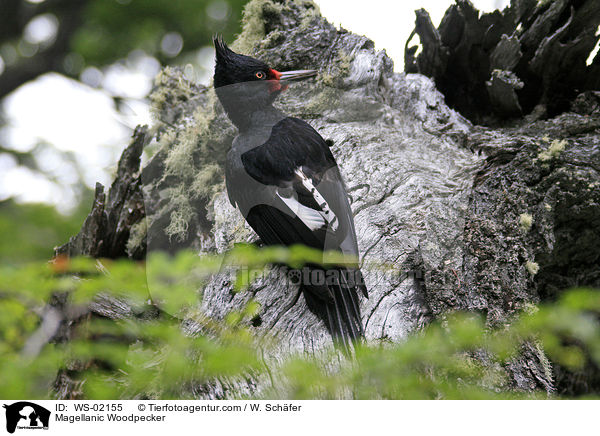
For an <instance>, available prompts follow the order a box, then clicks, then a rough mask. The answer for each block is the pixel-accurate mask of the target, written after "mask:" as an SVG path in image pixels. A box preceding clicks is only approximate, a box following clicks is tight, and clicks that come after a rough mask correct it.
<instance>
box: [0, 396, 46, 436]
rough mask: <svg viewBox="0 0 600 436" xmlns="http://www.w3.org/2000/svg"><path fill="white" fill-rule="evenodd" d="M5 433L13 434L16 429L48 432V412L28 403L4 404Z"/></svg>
mask: <svg viewBox="0 0 600 436" xmlns="http://www.w3.org/2000/svg"><path fill="white" fill-rule="evenodd" d="M4 408H5V409H6V431H8V432H9V433H14V432H15V430H16V429H19V430H21V429H27V430H48V424H49V422H50V411H49V410H48V409H46V408H44V407H42V406H38V405H37V404H35V403H30V402H29V401H19V402H18V403H13V404H10V405H7V404H5V405H4Z"/></svg>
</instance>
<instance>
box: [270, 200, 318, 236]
mask: <svg viewBox="0 0 600 436" xmlns="http://www.w3.org/2000/svg"><path fill="white" fill-rule="evenodd" d="M277 196H278V197H279V198H281V199H282V200H283V202H284V203H285V204H287V206H288V207H289V208H290V209H291V210H292V212H293V213H294V215H296V216H297V217H298V218H300V220H301V221H302V222H303V223H304V225H305V226H306V227H308V228H309V229H311V230H317V229H320V228H322V227H324V226H325V218H324V217H323V215H322V214H321V213H320V212H319V211H318V210H314V209H311V208H310V207H306V206H304V205H303V204H301V203H300V202H299V201H298V200H297V199H296V198H294V197H288V198H286V197H282V196H281V195H280V194H279V192H278V193H277Z"/></svg>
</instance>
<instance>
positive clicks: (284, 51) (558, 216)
mask: <svg viewBox="0 0 600 436" xmlns="http://www.w3.org/2000/svg"><path fill="white" fill-rule="evenodd" d="M525 3H527V2H522V3H519V2H517V4H516V5H515V6H513V7H514V8H515V9H514V10H512V12H509V13H506V14H505V15H502V14H499V13H495V14H492V15H491V16H490V17H488V18H485V17H486V16H485V15H484V16H483V17H482V18H481V19H477V17H476V11H474V10H473V9H472V7H471V6H470V4H469V3H468V2H459V5H458V6H453V7H452V8H451V9H450V10H449V12H448V13H447V15H446V18H445V19H444V21H443V22H442V25H441V29H440V31H439V32H438V30H436V29H435V28H433V26H430V23H427V20H426V19H425V18H426V13H425V12H424V11H419V12H418V19H417V32H418V33H419V35H420V36H421V39H422V42H423V45H424V47H423V52H422V54H421V55H420V56H419V57H417V59H416V61H415V60H414V59H412V60H411V58H410V56H407V66H408V68H409V69H410V70H411V71H413V70H414V69H415V68H417V69H418V70H419V71H424V70H425V69H428V70H427V71H430V72H432V76H433V77H434V78H435V79H436V81H437V80H438V77H443V78H444V79H443V80H442V82H443V83H446V82H445V81H450V80H451V83H452V86H455V87H457V88H456V89H461V90H462V91H461V92H462V94H463V98H464V101H462V100H461V101H460V104H459V103H458V101H459V100H456V103H455V107H456V108H458V109H461V110H464V111H465V114H466V115H468V116H470V117H471V119H474V120H480V119H484V118H486V117H488V119H489V116H490V112H489V111H488V106H486V105H481V104H480V103H478V102H476V101H475V100H477V99H478V98H480V97H481V95H483V96H486V95H488V94H487V90H486V88H485V84H484V83H483V82H482V80H483V81H485V80H488V79H489V78H490V77H489V75H488V74H489V72H490V70H489V68H488V64H487V63H486V64H485V68H483V69H484V70H485V71H483V70H482V71H477V74H475V73H473V72H471V70H470V69H469V68H476V65H475V64H476V63H477V62H478V60H479V59H480V58H481V56H483V57H485V56H488V57H487V58H486V59H488V61H486V62H491V63H492V64H493V65H494V67H498V68H497V69H501V70H502V71H504V73H501V74H500V73H497V77H496V78H494V77H492V85H490V86H491V89H493V90H494V91H491V92H492V93H494V92H498V99H496V97H493V100H494V101H498V102H500V103H499V106H498V108H501V109H502V110H501V111H500V112H502V113H503V114H505V113H506V110H508V112H510V114H511V115H514V114H515V113H516V112H513V109H514V107H512V106H511V105H513V106H514V105H522V106H523V108H525V107H526V108H528V109H530V106H532V104H534V105H535V104H537V101H536V102H534V103H532V101H531V100H527V101H526V103H523V102H521V100H520V97H519V98H517V99H515V98H514V96H513V92H514V90H513V89H512V88H511V89H509V91H508V94H506V93H505V92H503V91H502V90H501V89H500V88H496V85H494V84H493V82H494V80H500V81H501V82H502V83H504V82H505V80H504V79H505V78H506V77H509V78H510V77H511V76H510V74H511V73H512V72H511V68H513V67H515V65H518V64H519V62H520V60H519V59H521V58H520V57H519V56H518V55H517V52H516V49H515V47H517V46H518V44H519V43H518V41H517V40H516V39H515V38H516V37H515V34H514V32H513V31H512V30H511V29H512V28H513V27H511V26H514V25H515V23H517V22H520V21H519V20H518V19H515V18H514V16H515V14H517V16H519V17H524V16H525V14H526V13H529V14H531V13H532V12H531V11H530V9H528V7H525V6H526V5H525ZM557 3H558V2H557ZM562 3H566V2H561V4H562ZM588 3H589V2H585V5H587V4H588ZM527 4H528V3H527ZM590 4H591V3H590ZM552 7H555V6H552ZM565 7H566V6H565ZM519 8H521V9H519ZM523 8H525V9H523ZM538 9H539V8H538ZM538 9H536V10H538ZM544 10H546V11H548V10H550V9H544ZM461 11H462V12H461ZM465 11H466V12H468V14H467V13H466V12H465ZM519 11H520V12H519ZM527 11H529V12H527ZM577 11H578V10H577ZM577 11H575V13H572V14H571V15H569V16H571V18H569V19H570V20H571V22H572V23H580V24H578V26H580V27H581V26H584V23H582V21H581V19H580V18H578V17H580V15H578V13H579V12H577ZM594 11H595V9H594V8H592V12H590V14H592V13H595V12H594ZM461 13H462V14H463V15H461ZM543 13H544V12H543V11H542V12H536V14H538V15H535V14H534V15H531V17H533V18H535V17H537V16H539V14H543ZM473 14H475V15H473ZM465 17H467V18H465ZM533 18H531V19H529V21H527V23H529V24H528V25H531V26H533V24H531V20H533ZM246 20H247V22H246V26H245V28H244V31H243V32H242V34H241V35H240V37H239V39H238V41H237V42H236V46H237V48H238V49H243V48H245V49H246V50H248V51H250V54H253V55H255V56H257V57H259V58H261V59H263V60H265V61H267V62H269V63H270V64H271V65H273V66H274V67H275V68H278V69H283V70H285V69H305V68H315V69H319V72H320V75H319V78H318V79H317V80H316V82H314V83H312V84H308V85H302V86H300V85H292V86H291V87H290V89H289V90H288V91H287V92H286V93H284V94H283V96H282V98H281V99H280V101H279V102H278V104H279V106H280V107H281V108H282V109H283V110H285V111H286V112H287V113H289V114H290V115H294V116H298V117H301V118H304V119H306V120H307V121H309V122H310V123H311V124H312V125H313V126H314V127H315V128H316V129H317V130H318V131H319V132H320V133H321V134H322V135H323V137H324V138H326V139H329V140H331V141H332V144H333V145H332V150H333V153H334V155H335V156H336V158H337V160H338V163H339V164H340V168H341V171H342V174H343V175H344V177H345V180H346V183H347V186H348V190H349V192H350V195H351V197H352V209H353V212H354V215H355V222H356V227H357V233H358V239H359V248H360V252H361V256H362V262H363V271H364V273H365V278H366V282H367V286H368V288H369V291H370V292H369V294H370V296H369V299H368V300H363V301H362V302H361V303H362V304H361V305H362V313H363V322H364V324H365V326H366V336H367V340H368V341H369V342H371V343H376V342H378V341H393V342H398V341H401V340H402V338H404V337H406V336H407V335H409V334H410V333H411V332H414V331H415V330H417V329H419V328H421V327H422V326H424V325H425V324H426V323H427V322H428V321H430V320H431V319H433V318H436V317H443V316H444V313H446V312H447V311H449V310H455V309H467V310H475V311H480V312H482V313H484V314H485V316H486V317H487V320H488V323H489V324H490V326H498V325H502V324H504V323H510V320H511V317H512V316H513V315H515V314H517V313H518V312H519V311H520V310H522V309H524V308H526V307H527V306H529V305H531V304H535V303H537V302H539V301H540V300H544V299H549V298H552V297H553V296H555V295H556V294H557V293H558V292H560V291H561V290H562V289H565V288H567V287H570V286H576V285H587V286H595V287H600V271H599V268H598V264H599V262H600V189H599V187H600V140H599V138H598V133H599V128H600V111H599V110H598V103H597V102H598V100H597V99H598V94H594V93H593V92H588V93H586V94H583V95H581V96H580V97H578V99H577V100H576V101H575V103H574V105H573V108H574V109H573V110H574V112H569V113H563V114H560V115H558V116H556V117H555V118H553V119H550V120H539V121H535V122H527V121H525V120H522V119H521V120H520V121H519V123H517V124H515V126H513V127H503V128H499V129H495V130H493V129H489V128H483V127H474V126H472V124H471V123H470V122H469V121H467V120H466V119H465V118H463V117H462V116H461V115H460V114H459V113H457V112H455V111H454V110H452V109H449V108H448V106H446V104H445V102H444V96H443V95H442V94H440V93H439V92H438V91H437V90H436V88H435V85H434V83H433V81H432V80H430V79H428V78H426V77H425V76H423V75H420V74H404V73H394V72H393V68H392V62H391V60H390V59H389V58H388V57H387V56H386V55H385V53H384V52H376V51H375V50H374V45H373V42H372V41H370V40H369V39H367V38H365V37H362V36H358V35H355V34H353V33H350V32H347V31H345V30H337V29H335V28H334V27H333V26H332V25H331V24H329V23H328V22H327V21H326V20H324V19H323V18H322V17H321V16H320V15H319V14H318V12H317V11H316V7H315V6H314V4H313V3H311V2H291V1H290V2H279V1H274V0H273V1H264V0H263V1H253V2H251V3H250V4H249V5H248V14H247V16H246ZM465 20H466V21H465ZM478 20H479V21H478ZM486 20H492V21H493V23H492V24H493V25H492V24H490V25H489V26H487V27H486V28H489V29H494V32H492V33H493V41H495V43H494V44H492V42H493V41H492V42H490V43H489V44H488V43H487V42H485V41H487V40H485V41H484V42H485V43H484V46H485V47H487V48H486V49H485V50H484V54H485V56H484V55H483V54H481V53H480V55H481V56H478V57H476V59H475V60H472V61H471V62H472V63H471V64H469V65H466V66H465V65H464V60H465V58H463V57H461V56H463V55H464V53H463V51H461V50H458V49H455V48H456V47H462V46H464V44H465V42H464V40H465V38H467V36H468V35H470V33H469V32H467V30H468V29H470V27H469V26H473V25H474V24H472V23H477V26H479V27H477V28H478V29H479V28H480V27H481V26H483V25H484V24H485V23H486V22H487V21H486ZM534 21H535V20H534ZM540 25H541V24H540ZM490 26H491V27H490ZM554 27H555V25H554V24H553V25H552V26H550V27H549V28H548V29H546V30H545V31H543V29H542V30H536V32H538V33H536V34H535V40H536V41H538V39H539V41H542V39H543V35H550V36H551V35H553V34H554V33H555V31H554V30H553V29H554ZM581 28H583V27H581ZM453 29H459V30H460V32H459V31H456V30H453ZM527 29H528V28H526V29H525V30H526V31H528V30H527ZM536 29H537V28H536ZM530 32H533V31H530ZM540 32H541V33H540ZM544 32H545V33H544ZM565 32H569V34H571V32H574V33H572V35H573V37H575V36H577V35H579V34H580V32H578V31H575V30H573V31H571V30H569V29H567V30H566V31H565ZM424 35H428V36H424ZM436 35H437V36H436ZM440 35H441V36H440ZM477 35H479V34H477ZM503 35H504V36H503ZM540 35H542V36H540ZM479 36H481V35H479ZM475 37H477V36H475ZM428 38H429V39H428ZM489 38H491V36H489ZM532 38H533V36H532ZM432 41H433V42H432ZM461 41H463V42H461ZM539 41H538V43H539ZM586 41H587V40H586ZM461 44H462V45H461ZM490 44H491V45H490ZM531 44H533V42H532V43H531ZM467 45H468V44H467ZM528 47H530V46H528ZM586 47H587V45H586ZM590 50H591V48H590ZM478 53H479V52H478ZM527 53H528V52H527ZM578 53H579V52H578ZM469 59H473V58H469ZM489 59H492V60H489ZM549 59H553V58H549ZM548 62H550V61H548ZM595 62H597V61H595ZM461 63H463V64H461ZM457 64H461V65H463V68H467V69H468V74H467V73H465V74H461V75H458V72H457V71H458V70H455V69H452V68H450V67H449V66H452V65H457ZM416 65H418V67H417V66H416ZM594 65H595V64H594ZM500 67H501V68H500ZM477 68H479V67H477ZM460 71H463V72H464V69H461V70H460ZM519 71H520V70H517V75H518V77H519V80H521V81H523V82H524V83H525V85H524V86H525V87H524V88H523V89H527V87H528V86H530V84H529V82H528V80H529V79H530V76H527V75H522V76H521V75H519ZM484 73H485V74H484ZM474 74H475V75H476V76H477V77H483V76H485V78H484V79H476V78H474ZM512 74H513V75H514V73H512ZM453 75H454V76H453ZM451 76H452V77H451ZM476 80H479V81H478V82H476ZM511 80H512V79H511ZM515 80H516V79H515ZM573 80H574V79H573ZM581 80H585V81H586V83H587V84H588V85H586V86H587V87H593V86H596V85H593V83H592V84H591V85H590V84H589V83H591V82H589V80H590V78H589V76H587V75H585V77H584V76H582V79H581ZM442 82H438V85H440V83H442ZM448 83H449V82H448ZM544 83H545V84H546V83H547V82H544ZM440 86H441V85H440ZM441 88H442V89H443V86H441ZM496 89H499V90H498V91H495V90H496ZM552 89H553V88H552V87H551V86H550V87H547V86H546V85H544V87H543V89H542V91H543V95H545V96H546V97H544V98H547V97H548V96H549V95H550V94H548V93H549V92H551V91H552ZM580 89H586V88H584V87H582V88H580ZM574 92H575V91H574V89H571V90H569V92H566V93H565V94H564V95H565V96H571V95H572V96H574V95H575V94H574ZM490 95H492V94H490ZM446 98H447V99H448V101H452V97H451V96H450V94H447V95H446ZM486 98H487V97H486ZM594 99H596V100H594ZM152 100H153V104H154V108H155V114H156V117H157V121H156V126H154V128H153V129H152V133H149V132H148V130H147V129H145V128H139V129H137V130H136V132H135V134H134V137H133V139H132V143H131V145H130V146H129V147H128V148H127V149H126V150H125V152H124V154H123V157H122V158H121V161H120V163H119V172H118V175H117V178H116V180H115V182H114V183H113V186H112V187H111V190H110V191H109V194H108V200H107V201H105V195H104V193H103V190H102V188H101V187H99V188H97V191H96V200H95V202H94V207H93V210H92V212H91V213H90V215H89V217H88V218H87V220H86V222H85V223H84V225H83V228H82V230H81V232H80V234H79V235H77V236H76V237H74V238H72V239H71V241H70V242H69V243H68V244H66V245H64V246H63V247H60V248H59V249H58V252H60V253H68V254H69V255H74V254H87V255H92V256H108V257H119V256H129V257H131V258H135V259H139V258H143V256H144V255H145V254H146V253H147V252H149V251H152V250H156V249H161V250H168V251H177V250H178V249H180V248H182V247H193V248H195V249H197V250H199V251H201V252H205V253H215V252H224V251H225V250H227V249H228V248H230V247H231V246H232V245H233V244H234V243H235V242H243V241H254V240H255V236H254V235H253V233H252V231H251V230H250V229H249V228H248V227H247V226H245V225H244V222H243V219H242V217H241V216H240V214H239V212H237V211H236V210H235V209H233V208H232V206H231V205H230V204H229V202H228V200H227V196H226V194H225V193H224V191H223V189H224V188H223V176H222V164H223V161H224V156H225V153H226V151H227V149H228V147H229V146H230V143H231V140H232V138H233V136H234V135H235V130H234V128H233V127H232V125H231V124H230V122H229V121H228V120H227V118H226V117H225V115H224V113H223V111H222V109H221V108H220V105H219V104H218V102H217V101H216V99H215V96H214V91H213V90H212V89H210V88H205V87H203V86H198V85H195V84H193V83H190V82H189V81H188V80H187V79H186V78H185V77H184V75H183V74H182V73H181V72H180V71H178V70H173V69H166V70H164V71H163V72H162V73H161V75H160V76H159V77H158V78H157V85H156V89H155V91H154V93H153V96H152ZM524 101H525V100H524ZM539 101H546V100H543V98H542V99H541V100H539ZM561 107H563V106H561ZM496 109H497V107H496V106H495V105H494V110H496ZM505 109H506V110H505ZM551 112H552V111H551ZM147 143H150V145H149V147H153V149H154V150H155V153H154V155H153V157H152V159H151V160H150V161H149V162H148V164H147V165H146V166H145V167H144V168H143V169H140V168H139V157H140V154H141V152H142V147H143V146H144V144H147ZM142 197H143V202H144V206H143V207H142V203H141V201H142V200H141V198H142ZM382 264H383V265H387V266H390V265H391V266H392V267H393V268H392V270H391V272H390V271H389V270H386V271H383V270H382V269H381V268H377V267H376V265H382ZM231 289H232V285H231V282H230V280H229V278H228V276H226V275H217V276H215V277H213V279H212V280H211V282H210V283H209V285H208V286H207V287H206V288H205V289H204V292H203V299H202V302H201V309H202V311H203V313H204V314H205V315H206V316H210V317H214V318H217V319H222V318H223V317H224V316H225V315H226V314H227V313H228V312H229V311H230V310H232V309H236V308H237V309H239V308H240V307H242V306H243V305H244V304H245V303H246V302H247V301H248V300H249V299H250V298H254V299H255V300H257V301H259V302H260V303H261V305H262V311H261V313H260V322H256V323H255V326H254V327H253V328H254V330H255V333H256V335H258V336H262V335H265V334H267V333H269V332H271V333H272V332H274V331H276V332H277V340H278V344H277V352H276V353H275V354H274V355H273V357H272V358H274V359H280V358H282V357H284V356H286V355H288V354H289V353H290V352H294V351H305V352H309V353H317V352H318V351H319V350H320V349H322V348H323V347H325V346H327V345H329V344H330V343H331V339H330V337H329V335H328V334H327V332H326V329H325V327H324V325H322V324H321V323H320V322H319V321H318V319H317V318H316V317H315V316H314V315H312V314H311V313H310V311H309V310H308V309H307V307H306V304H305V302H304V300H303V298H301V297H300V298H297V297H298V290H297V289H295V288H294V287H292V286H288V285H286V284H285V282H284V281H283V280H281V277H280V276H279V275H278V274H275V273H273V274H271V275H270V276H269V277H266V278H263V279H260V280H259V281H258V282H256V283H254V284H252V285H251V287H250V289H249V291H248V292H245V293H238V294H235V295H234V294H233V293H232V292H231ZM92 310H96V311H98V310H100V309H99V308H98V307H96V308H92ZM101 310H102V314H103V316H110V309H107V304H106V302H103V304H102V305H101ZM119 316H122V310H121V311H120V312H119ZM560 371H561V370H560V369H559V370H557V371H556V374H555V375H558V376H559V380H558V383H559V385H560V383H561V380H562V379H561V378H560V376H561V374H563V375H564V373H561V372H560ZM507 372H508V373H509V374H510V375H511V377H510V378H511V380H512V382H511V386H512V387H514V388H518V389H524V390H533V389H545V390H547V391H552V390H553V389H554V382H553V376H552V370H551V368H550V367H549V366H548V364H547V363H546V359H545V356H544V355H543V352H542V351H540V350H539V349H537V348H536V347H533V346H530V345H527V344H526V345H524V349H523V353H522V355H521V357H520V358H517V359H515V361H514V362H513V363H511V364H510V365H508V367H507ZM566 378H568V377H567V376H566V375H565V385H564V389H567V390H570V391H569V392H574V393H580V392H589V391H591V390H595V391H596V392H597V391H598V390H599V389H600V386H598V385H597V383H596V382H592V380H591V379H589V381H590V383H587V382H584V383H583V385H582V386H579V387H577V388H575V387H574V386H573V384H572V383H571V384H570V383H569V381H568V380H566ZM215 389H216V388H215ZM215 389H212V390H211V389H208V390H204V391H202V392H204V393H203V394H202V395H203V396H206V397H209V398H210V397H227V396H229V395H235V389H236V388H235V387H229V388H228V389H230V391H227V389H225V388H223V387H222V386H221V387H220V388H219V389H220V390H219V391H218V392H217V391H216V390H215ZM561 389H563V387H561Z"/></svg>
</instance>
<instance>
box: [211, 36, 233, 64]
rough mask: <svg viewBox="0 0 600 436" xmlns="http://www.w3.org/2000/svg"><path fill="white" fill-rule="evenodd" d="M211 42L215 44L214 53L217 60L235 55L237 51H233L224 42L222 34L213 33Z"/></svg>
mask: <svg viewBox="0 0 600 436" xmlns="http://www.w3.org/2000/svg"><path fill="white" fill-rule="evenodd" d="M212 40H213V44H214V46H215V53H216V56H217V60H219V59H220V60H224V59H227V58H230V57H231V56H232V55H235V54H237V53H235V52H234V51H232V50H231V49H230V48H229V47H228V46H227V44H225V41H223V36H222V35H219V34H215V35H213V38H212Z"/></svg>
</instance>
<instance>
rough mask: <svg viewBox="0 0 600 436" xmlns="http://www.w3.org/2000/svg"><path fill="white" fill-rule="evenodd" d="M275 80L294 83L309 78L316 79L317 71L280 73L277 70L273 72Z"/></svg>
mask: <svg viewBox="0 0 600 436" xmlns="http://www.w3.org/2000/svg"><path fill="white" fill-rule="evenodd" d="M271 71H272V72H273V75H274V76H275V79H277V80H280V81H285V82H293V81H297V80H304V79H308V78H309V77H315V76H316V75H317V70H295V71H284V72H279V71H277V70H271Z"/></svg>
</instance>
